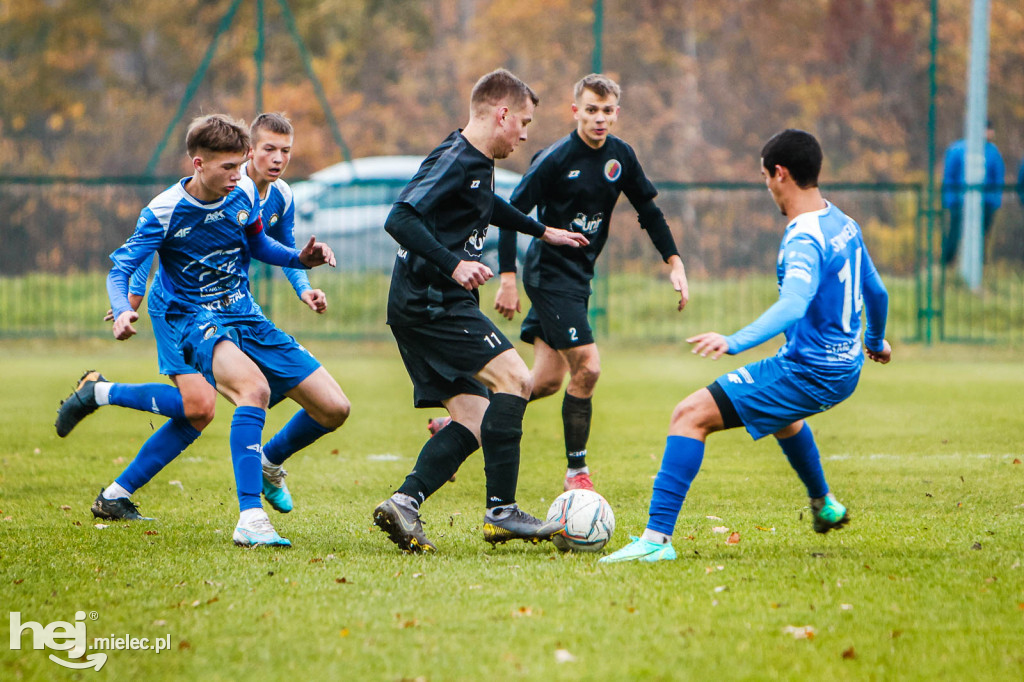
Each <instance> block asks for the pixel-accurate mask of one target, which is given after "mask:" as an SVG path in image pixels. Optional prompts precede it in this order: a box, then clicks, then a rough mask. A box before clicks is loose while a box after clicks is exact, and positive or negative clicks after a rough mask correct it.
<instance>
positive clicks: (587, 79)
mask: <svg viewBox="0 0 1024 682" xmlns="http://www.w3.org/2000/svg"><path fill="white" fill-rule="evenodd" d="M584 90H590V91H591V92H592V93H594V94H595V95H597V96H598V97H601V98H604V97H607V96H608V95H614V96H615V99H616V100H618V99H619V98H620V97H621V96H622V88H620V87H619V84H618V83H616V82H615V81H613V80H612V79H611V78H609V77H608V76H606V75H604V74H603V73H591V74H588V75H586V76H584V77H583V78H581V79H579V81H578V82H577V83H576V87H574V88H573V98H574V99H575V100H576V101H577V102H579V101H580V97H582V96H583V91H584Z"/></svg>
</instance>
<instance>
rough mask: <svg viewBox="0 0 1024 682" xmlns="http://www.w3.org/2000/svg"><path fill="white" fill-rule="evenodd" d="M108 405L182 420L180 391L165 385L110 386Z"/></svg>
mask: <svg viewBox="0 0 1024 682" xmlns="http://www.w3.org/2000/svg"><path fill="white" fill-rule="evenodd" d="M109 399H110V404H111V405H119V406H121V407H130V408H131V409H133V410H140V411H142V412H152V413H153V414H159V415H161V416H163V417H167V418H168V419H184V418H185V405H184V404H183V403H182V402H181V391H179V390H178V389H177V388H175V387H174V386H168V385H167V384H121V383H115V384H112V385H111V386H110V397H109Z"/></svg>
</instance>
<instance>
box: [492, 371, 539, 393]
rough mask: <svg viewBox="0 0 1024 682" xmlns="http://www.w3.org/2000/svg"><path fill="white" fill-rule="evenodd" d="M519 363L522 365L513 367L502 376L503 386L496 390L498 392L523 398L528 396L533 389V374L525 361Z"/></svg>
mask: <svg viewBox="0 0 1024 682" xmlns="http://www.w3.org/2000/svg"><path fill="white" fill-rule="evenodd" d="M520 364H521V365H522V366H516V367H514V368H513V369H511V370H510V371H509V373H508V374H507V375H506V376H505V377H504V381H503V382H502V383H503V386H501V387H500V388H499V390H498V392H499V393H511V394H512V395H518V396H522V397H523V398H529V397H530V395H531V393H532V391H533V375H531V374H530V370H528V369H527V368H526V363H520Z"/></svg>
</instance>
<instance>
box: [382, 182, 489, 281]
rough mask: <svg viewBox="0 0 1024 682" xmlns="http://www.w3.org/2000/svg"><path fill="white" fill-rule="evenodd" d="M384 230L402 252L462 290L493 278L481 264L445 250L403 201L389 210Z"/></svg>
mask: <svg viewBox="0 0 1024 682" xmlns="http://www.w3.org/2000/svg"><path fill="white" fill-rule="evenodd" d="M384 230H385V231H386V232H387V233H388V234H390V235H391V236H392V237H393V238H394V240H395V241H396V242H398V244H399V245H400V246H401V247H402V248H403V249H406V250H407V251H411V252H412V253H415V254H416V255H417V256H420V257H421V258H424V259H426V260H427V261H428V262H429V263H431V264H433V265H435V266H436V267H437V269H438V270H440V271H441V272H442V273H444V274H445V275H448V276H449V277H451V278H452V279H453V280H455V281H456V282H457V283H458V284H459V286H461V287H462V288H464V289H467V290H472V289H476V288H477V287H478V286H480V285H481V284H483V283H485V282H486V281H487V280H489V279H490V278H491V277H493V276H494V273H493V272H491V269H490V268H489V267H487V266H486V265H484V264H483V263H480V262H479V261H475V260H460V259H459V257H458V256H456V255H455V254H454V253H452V252H451V251H449V250H448V249H446V248H445V246H444V244H442V243H441V242H439V241H438V240H437V237H435V236H434V235H433V233H431V231H430V229H429V228H428V227H427V224H426V223H425V222H424V221H423V217H422V216H420V214H419V212H418V211H417V210H416V209H415V208H413V206H412V205H411V204H409V203H407V202H405V201H398V202H396V203H395V205H394V206H392V207H391V212H390V213H388V217H387V220H385V221H384Z"/></svg>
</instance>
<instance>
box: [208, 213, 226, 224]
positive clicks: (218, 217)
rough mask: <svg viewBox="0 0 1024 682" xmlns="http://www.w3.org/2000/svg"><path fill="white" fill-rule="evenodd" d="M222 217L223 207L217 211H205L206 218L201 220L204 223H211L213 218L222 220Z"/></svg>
mask: <svg viewBox="0 0 1024 682" xmlns="http://www.w3.org/2000/svg"><path fill="white" fill-rule="evenodd" d="M223 219H224V209H221V210H219V211H214V212H213V213H207V214H206V219H205V220H203V223H204V224H205V223H212V222H213V221H214V220H223Z"/></svg>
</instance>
